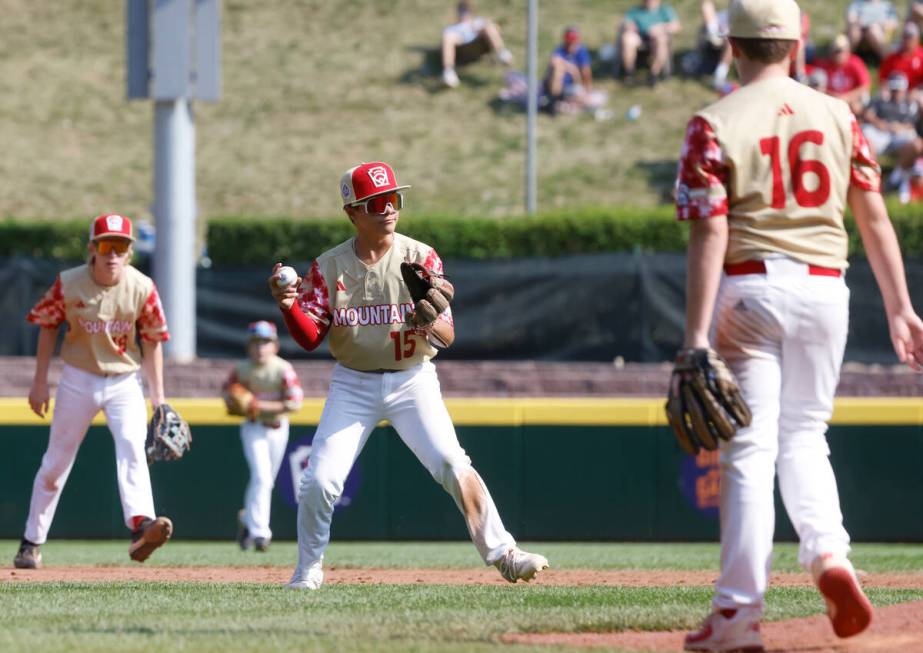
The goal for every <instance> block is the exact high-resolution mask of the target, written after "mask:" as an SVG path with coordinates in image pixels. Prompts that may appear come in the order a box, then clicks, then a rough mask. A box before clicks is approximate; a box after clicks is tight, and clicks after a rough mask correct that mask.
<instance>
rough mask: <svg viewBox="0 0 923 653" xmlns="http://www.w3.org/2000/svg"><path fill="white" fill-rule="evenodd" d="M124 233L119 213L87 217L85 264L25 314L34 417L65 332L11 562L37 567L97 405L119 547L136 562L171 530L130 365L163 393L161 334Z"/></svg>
mask: <svg viewBox="0 0 923 653" xmlns="http://www.w3.org/2000/svg"><path fill="white" fill-rule="evenodd" d="M133 240H134V234H133V231H132V225H131V221H130V220H129V219H128V218H126V217H124V216H120V215H112V214H108V215H101V216H99V217H98V218H96V219H95V220H93V222H92V224H91V225H90V242H89V245H88V246H87V249H88V250H89V254H90V258H89V261H88V263H87V264H86V265H80V266H78V267H75V268H71V269H70V270H65V271H64V272H61V273H60V274H59V275H58V277H57V279H55V282H54V285H52V286H51V289H50V290H48V292H46V293H45V296H44V297H42V299H41V300H40V301H39V302H38V303H37V304H36V305H35V307H34V308H33V309H32V311H31V312H30V313H29V315H28V318H27V319H28V320H29V321H30V322H32V323H34V324H37V325H39V326H40V327H41V331H40V332H39V336H38V350H37V352H36V356H35V377H34V379H33V381H32V388H31V390H30V391H29V406H30V407H31V408H32V411H33V412H34V413H35V414H36V415H38V416H39V417H45V414H46V413H47V411H48V404H49V392H48V365H49V363H50V361H51V357H52V355H53V354H54V347H55V341H56V340H57V335H58V328H59V327H60V326H61V325H62V324H63V323H65V322H66V323H67V333H66V335H65V337H64V345H63V347H62V348H61V358H62V359H63V360H64V370H63V372H62V373H61V381H60V383H59V385H58V391H57V394H56V395H55V405H54V415H53V417H52V420H51V433H50V435H49V437H48V449H47V450H46V451H45V455H44V456H43V457H42V464H41V467H40V468H39V470H38V473H37V474H36V475H35V483H34V485H33V486H32V500H31V502H30V504H29V517H28V519H27V521H26V531H25V534H24V535H23V539H22V543H21V545H20V547H19V552H18V553H17V554H16V558H15V559H14V561H13V564H14V565H15V566H16V567H18V568H20V569H37V568H39V567H41V565H42V555H41V552H40V551H39V547H40V546H41V545H42V544H44V543H45V540H46V539H47V538H48V530H49V529H50V528H51V521H52V519H53V518H54V512H55V509H56V508H57V506H58V499H60V497H61V492H62V491H63V490H64V484H65V483H66V482H67V477H68V475H69V474H70V471H71V467H72V466H73V464H74V459H75V458H76V456H77V450H78V449H79V448H80V443H81V442H83V438H84V436H85V435H86V432H87V428H89V426H90V421H91V420H92V419H93V417H94V416H95V415H96V414H97V413H98V412H99V411H100V410H102V411H103V413H105V415H106V422H107V424H108V425H109V431H110V432H111V433H112V439H113V440H114V441H115V460H116V465H115V469H116V478H117V480H118V485H119V496H120V497H121V500H122V514H123V515H124V518H125V525H126V526H127V527H128V528H129V529H131V532H132V535H131V545H130V546H129V547H128V554H129V556H131V559H132V560H137V561H138V562H143V561H145V560H147V558H148V556H150V555H151V553H152V552H153V551H154V549H156V548H157V547H159V546H161V545H162V544H164V543H165V542H166V541H167V540H168V539H169V538H170V536H171V535H172V534H173V524H172V523H171V522H170V520H169V519H167V518H166V517H157V516H156V514H155V512H154V499H153V496H152V494H151V478H150V475H149V473H148V466H147V458H146V454H145V451H144V442H145V438H146V437H147V411H146V408H145V405H144V392H143V390H142V387H141V377H140V375H139V374H138V370H139V368H143V369H144V372H145V376H146V377H147V389H148V395H149V396H150V399H151V404H152V405H153V406H154V407H155V408H156V407H157V406H159V405H160V404H161V403H163V401H164V394H163V350H162V348H161V343H162V342H165V341H166V340H167V339H168V338H169V334H168V332H167V322H166V319H165V318H164V314H163V308H162V307H161V305H160V298H159V296H158V295H157V288H156V287H155V286H154V282H153V281H152V280H151V279H150V278H149V277H146V276H145V275H143V274H141V273H140V272H138V270H136V269H135V268H133V267H132V266H131V265H129V264H128V261H129V259H130V258H131V254H132V247H131V244H132V241H133ZM136 336H140V342H141V349H140V351H139V350H138V344H137V338H136Z"/></svg>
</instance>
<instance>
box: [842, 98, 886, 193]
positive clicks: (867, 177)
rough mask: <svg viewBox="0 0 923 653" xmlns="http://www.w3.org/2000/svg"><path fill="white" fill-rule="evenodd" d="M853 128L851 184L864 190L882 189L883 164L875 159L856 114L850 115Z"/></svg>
mask: <svg viewBox="0 0 923 653" xmlns="http://www.w3.org/2000/svg"><path fill="white" fill-rule="evenodd" d="M849 122H850V127H851V128H852V157H851V158H850V162H849V185H850V186H855V187H856V188H861V189H862V190H867V191H873V192H880V191H881V166H879V165H878V162H877V161H875V157H874V156H873V155H872V149H871V148H870V147H869V144H868V141H866V140H865V135H864V134H863V133H862V129H861V128H860V127H859V122H858V121H857V120H856V117H855V116H854V115H850V117H849Z"/></svg>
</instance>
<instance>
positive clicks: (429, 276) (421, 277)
mask: <svg viewBox="0 0 923 653" xmlns="http://www.w3.org/2000/svg"><path fill="white" fill-rule="evenodd" d="M401 276H402V277H404V283H405V284H406V285H407V289H408V290H409V291H410V298H411V299H412V300H413V313H410V314H409V315H407V326H410V327H418V328H422V329H426V328H427V327H430V326H432V324H433V322H435V321H436V318H437V317H439V314H440V313H442V312H443V311H444V310H445V309H447V308H448V307H449V304H450V303H451V301H452V298H453V297H454V296H455V288H454V287H453V286H452V284H451V283H450V282H449V280H448V279H446V278H445V276H444V275H441V274H436V273H435V272H430V271H429V270H427V269H426V268H425V267H423V266H422V265H420V264H419V263H407V262H406V261H405V262H403V263H401Z"/></svg>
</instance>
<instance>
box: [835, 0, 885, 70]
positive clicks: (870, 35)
mask: <svg viewBox="0 0 923 653" xmlns="http://www.w3.org/2000/svg"><path fill="white" fill-rule="evenodd" d="M897 24H898V18H897V11H896V10H895V9H894V5H893V4H891V3H890V2H888V0H853V1H852V2H851V3H850V4H849V8H848V9H847V10H846V34H847V36H848V37H849V46H850V48H851V49H852V51H853V52H857V51H859V50H860V49H861V48H862V47H865V48H867V49H869V50H871V51H872V52H873V53H874V54H875V56H876V57H877V58H878V59H879V60H881V59H884V58H885V57H886V56H887V54H888V43H890V41H891V35H892V34H893V32H894V30H895V29H896V28H897Z"/></svg>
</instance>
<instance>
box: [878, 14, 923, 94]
mask: <svg viewBox="0 0 923 653" xmlns="http://www.w3.org/2000/svg"><path fill="white" fill-rule="evenodd" d="M896 72H897V73H904V75H906V76H907V80H908V81H909V82H910V88H911V90H912V89H915V88H916V87H917V86H919V84H920V82H921V81H923V48H921V47H920V28H919V27H917V26H916V24H915V23H907V24H906V25H904V31H903V32H902V34H901V42H900V45H899V46H898V47H897V50H895V51H894V52H892V53H891V54H889V55H888V56H887V57H885V59H884V61H882V62H881V68H880V69H879V71H878V80H879V81H880V82H882V83H885V82H887V80H888V78H889V77H890V76H891V74H892V73H896Z"/></svg>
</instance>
